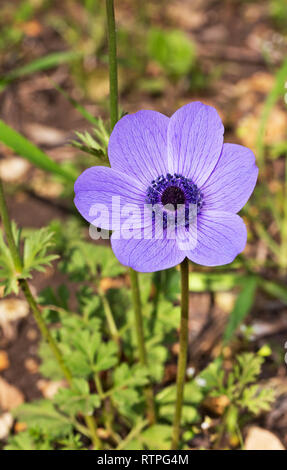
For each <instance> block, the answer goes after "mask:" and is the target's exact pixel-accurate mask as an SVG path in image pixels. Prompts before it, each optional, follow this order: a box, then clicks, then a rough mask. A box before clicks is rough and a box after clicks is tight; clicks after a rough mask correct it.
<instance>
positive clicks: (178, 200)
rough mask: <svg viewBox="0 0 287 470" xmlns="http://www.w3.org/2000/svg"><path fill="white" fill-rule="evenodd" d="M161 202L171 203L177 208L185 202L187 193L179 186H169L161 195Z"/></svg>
mask: <svg viewBox="0 0 287 470" xmlns="http://www.w3.org/2000/svg"><path fill="white" fill-rule="evenodd" d="M161 203H162V205H163V206H166V205H167V204H171V205H173V206H174V209H176V206H177V205H178V204H184V203H185V195H184V192H183V190H182V189H181V188H179V187H178V186H168V187H167V188H166V189H165V190H164V192H163V193H162V195H161Z"/></svg>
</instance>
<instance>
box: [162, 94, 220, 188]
mask: <svg viewBox="0 0 287 470" xmlns="http://www.w3.org/2000/svg"><path fill="white" fill-rule="evenodd" d="M223 133H224V127H223V124H222V122H221V119H220V117H219V115H218V114H217V111H216V110H215V108H213V107H211V106H207V105H205V104H203V103H200V102H199V101H197V102H194V103H190V104H187V105H185V106H183V107H182V108H180V109H179V110H178V111H176V112H175V113H174V114H173V115H172V116H171V118H170V121H169V125H168V131H167V136H168V137H167V139H168V168H169V171H170V173H179V174H182V175H184V176H185V177H187V178H191V179H192V181H193V182H194V183H195V184H197V185H198V186H199V187H200V186H201V185H203V184H204V182H205V181H206V180H207V178H208V177H209V175H210V173H211V172H212V170H213V169H214V167H215V165H216V163H217V160H218V158H219V156H220V153H221V149H222V144H223Z"/></svg>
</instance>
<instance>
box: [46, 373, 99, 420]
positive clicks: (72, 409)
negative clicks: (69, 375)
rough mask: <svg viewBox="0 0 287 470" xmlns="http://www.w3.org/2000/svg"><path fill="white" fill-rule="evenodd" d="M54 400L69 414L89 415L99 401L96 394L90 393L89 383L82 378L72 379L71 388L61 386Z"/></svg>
mask: <svg viewBox="0 0 287 470" xmlns="http://www.w3.org/2000/svg"><path fill="white" fill-rule="evenodd" d="M54 401H55V403H56V404H57V405H58V406H59V408H60V410H62V411H63V412H65V413H66V414H68V415H69V416H74V415H77V414H78V413H81V414H86V415H91V414H92V413H93V411H94V409H95V408H98V407H99V406H100V403H101V401H100V398H99V396H98V395H96V394H90V389H89V384H88V382H87V381H86V380H84V379H82V378H78V379H74V380H73V388H61V389H60V390H59V391H58V393H57V394H56V396H55V398H54Z"/></svg>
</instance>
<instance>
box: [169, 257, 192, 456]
mask: <svg viewBox="0 0 287 470" xmlns="http://www.w3.org/2000/svg"><path fill="white" fill-rule="evenodd" d="M180 271H181V321H180V338H179V358H178V366H177V378H176V404H175V414H174V420H173V431H172V444H171V449H172V450H177V449H178V444H179V435H180V421H181V412H182V405H183V391H184V381H185V372H186V362H187V348H188V303H189V302H188V300H189V299H188V297H189V288H188V259H187V258H185V259H184V260H183V262H182V263H181V265H180Z"/></svg>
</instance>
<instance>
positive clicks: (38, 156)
mask: <svg viewBox="0 0 287 470" xmlns="http://www.w3.org/2000/svg"><path fill="white" fill-rule="evenodd" d="M0 141H1V142H3V144H5V145H7V147H10V148H11V149H12V150H13V151H14V152H15V153H16V154H17V155H20V156H21V157H24V158H26V159H27V160H29V162H31V163H32V164H33V165H35V166H37V167H38V168H41V169H42V170H45V171H48V172H50V173H53V174H55V175H59V176H61V177H62V178H64V179H65V180H66V181H70V182H73V181H74V180H75V178H76V175H75V174H74V173H73V172H71V171H68V170H67V169H65V168H63V167H62V166H61V165H59V164H58V163H56V162H55V161H54V160H52V159H51V158H50V157H48V155H46V154H45V153H44V152H43V151H42V150H40V149H39V148H38V147H36V145H34V144H32V142H30V141H29V140H28V139H26V138H25V137H24V136H23V135H21V134H19V132H17V131H15V130H14V129H12V128H11V127H10V126H8V125H7V124H5V123H4V122H3V121H1V120H0Z"/></svg>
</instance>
